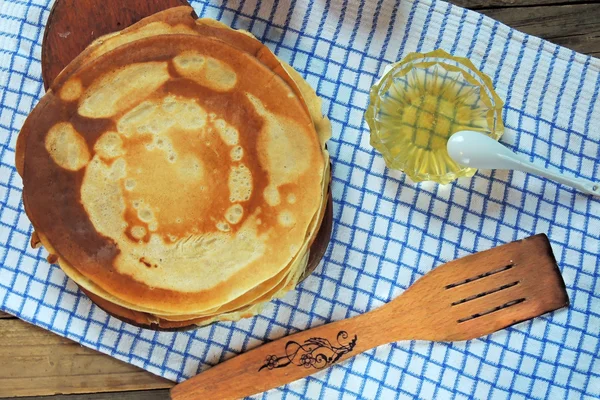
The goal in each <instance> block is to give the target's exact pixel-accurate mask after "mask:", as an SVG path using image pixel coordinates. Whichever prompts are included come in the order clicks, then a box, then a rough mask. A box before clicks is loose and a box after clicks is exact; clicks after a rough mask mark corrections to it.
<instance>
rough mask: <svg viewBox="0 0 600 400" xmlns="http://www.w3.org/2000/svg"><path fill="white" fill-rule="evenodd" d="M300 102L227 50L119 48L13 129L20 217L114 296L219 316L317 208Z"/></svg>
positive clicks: (316, 148)
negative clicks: (18, 136)
mask: <svg viewBox="0 0 600 400" xmlns="http://www.w3.org/2000/svg"><path fill="white" fill-rule="evenodd" d="M159 49H160V50H159ZM55 93H58V95H56V94H55ZM61 93H62V95H61ZM304 107H305V106H304V103H303V102H302V101H301V100H300V99H299V98H298V97H297V96H296V95H295V93H294V91H293V90H291V88H290V86H289V85H287V84H286V83H285V81H283V80H282V79H281V78H279V76H277V75H275V74H274V73H273V72H272V71H270V70H269V69H268V68H266V67H265V66H264V65H263V64H262V63H260V62H258V61H257V60H256V59H255V58H253V57H250V56H249V55H248V54H247V53H245V52H241V51H239V50H238V49H237V48H235V47H232V46H229V45H227V44H225V43H224V42H223V41H218V40H214V39H210V38H203V37H198V36H191V35H159V36H154V37H150V38H145V39H140V40H136V41H135V42H132V43H129V44H125V45H122V46H119V47H117V48H115V49H114V50H111V51H109V52H108V53H106V54H104V55H102V56H100V57H99V58H97V59H94V60H93V61H90V62H89V63H85V64H84V65H82V66H81V67H80V68H78V69H77V70H76V71H74V72H73V73H72V74H71V75H70V76H68V79H66V80H65V81H64V82H58V80H57V82H56V84H55V85H53V87H52V91H51V92H49V93H48V94H47V95H46V96H45V97H44V98H43V99H42V101H41V102H40V104H39V105H38V107H36V109H35V110H34V112H33V113H32V114H31V116H30V118H29V119H28V121H27V123H26V124H25V127H24V131H25V132H26V133H25V135H24V137H25V138H26V145H25V147H24V149H25V150H26V151H23V150H21V154H24V161H25V162H24V164H23V168H22V172H23V177H24V186H25V190H24V196H25V197H26V198H27V203H28V205H29V207H28V212H29V214H30V217H31V219H32V221H33V223H34V226H35V227H36V229H39V231H40V232H43V233H44V235H45V236H47V238H48V240H49V241H50V243H52V246H53V247H54V248H55V249H56V251H57V253H58V254H59V255H60V257H61V258H62V259H64V260H65V261H66V262H67V263H69V264H70V265H73V266H75V267H76V268H77V270H78V271H79V272H81V273H82V275H84V276H85V277H87V278H88V279H90V280H91V281H92V282H94V284H97V285H98V286H99V287H101V288H102V289H103V290H105V291H107V292H108V293H110V294H112V295H114V296H115V297H117V298H119V299H122V300H123V301H125V302H128V303H135V304H138V305H139V306H140V307H147V308H148V309H153V310H162V311H165V312H167V313H174V314H186V313H195V312H197V311H198V310H210V309H212V308H216V307H219V306H221V305H223V304H226V303H228V302H230V301H232V300H234V299H236V298H238V297H239V296H241V295H243V294H244V293H246V292H248V291H250V290H252V289H253V288H255V287H256V286H257V284H259V283H261V282H265V281H267V280H268V279H270V278H271V277H273V276H275V275H277V274H278V273H279V272H281V271H282V270H283V269H284V268H286V267H287V266H289V265H290V263H291V261H292V259H293V258H294V257H295V256H296V255H297V254H298V251H299V249H300V248H301V247H302V246H303V244H304V242H305V239H306V235H307V232H308V231H309V230H310V225H311V223H312V221H313V220H314V216H315V214H316V213H317V212H318V211H319V210H320V208H321V203H322V197H323V196H322V182H323V173H324V160H323V153H322V150H321V146H320V143H319V140H318V139H317V135H316V132H315V131H314V128H313V124H312V121H311V119H310V118H309V117H308V116H307V115H306V113H305V111H304ZM211 146H212V147H211ZM22 148H23V147H22ZM225 177H226V178H225ZM292 199H293V201H292Z"/></svg>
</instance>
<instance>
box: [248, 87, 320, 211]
mask: <svg viewBox="0 0 600 400" xmlns="http://www.w3.org/2000/svg"><path fill="white" fill-rule="evenodd" d="M246 97H247V98H248V100H250V103H252V105H253V107H254V109H255V111H256V112H257V113H258V114H259V115H260V116H261V117H263V118H264V125H263V127H262V129H261V131H260V136H259V137H260V139H259V141H258V150H259V157H260V161H261V164H262V165H266V166H267V170H268V171H270V173H269V185H268V186H267V187H266V188H265V190H264V192H263V196H264V198H265V201H266V202H267V204H269V205H270V206H272V207H274V206H277V205H279V204H280V202H281V196H280V193H279V187H280V186H282V185H285V184H286V183H290V182H294V181H295V180H296V179H297V178H298V177H299V176H300V175H302V174H303V173H304V172H305V171H306V170H307V169H308V168H309V166H310V164H311V159H310V154H311V152H310V146H311V144H310V143H309V142H307V141H306V140H303V138H302V137H301V135H298V134H297V132H298V131H299V130H301V129H302V127H301V126H300V125H298V123H297V122H295V121H293V120H291V119H289V118H286V117H284V116H281V115H277V114H274V113H271V112H269V110H268V109H267V108H266V107H265V106H264V104H263V103H262V102H261V101H260V100H259V99H258V98H257V97H255V96H253V95H251V94H250V93H246Z"/></svg>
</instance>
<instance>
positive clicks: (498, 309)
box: [457, 297, 525, 324]
mask: <svg viewBox="0 0 600 400" xmlns="http://www.w3.org/2000/svg"><path fill="white" fill-rule="evenodd" d="M524 301H525V298H524V297H522V298H520V299H516V300H512V301H509V302H508V303H504V304H502V305H501V306H498V307H494V308H492V309H489V310H487V311H484V312H480V313H477V314H473V315H471V316H468V317H465V318H461V319H459V320H458V321H457V322H458V323H459V324H460V323H462V322H467V321H470V320H472V319H475V318H479V317H483V316H484V315H488V314H491V313H494V312H497V311H500V310H503V309H505V308H508V307H512V306H514V305H517V304H519V303H522V302H524Z"/></svg>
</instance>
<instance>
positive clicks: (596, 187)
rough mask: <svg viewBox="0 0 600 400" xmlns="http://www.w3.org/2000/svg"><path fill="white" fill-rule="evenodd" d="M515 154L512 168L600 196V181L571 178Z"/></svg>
mask: <svg viewBox="0 0 600 400" xmlns="http://www.w3.org/2000/svg"><path fill="white" fill-rule="evenodd" d="M515 156H516V157H513V161H514V167H513V169H515V170H519V171H523V172H528V173H531V174H535V175H540V176H543V177H544V178H548V179H551V180H553V181H556V182H558V183H562V184H563V185H567V186H571V187H573V188H575V189H578V190H580V191H582V192H584V193H587V194H592V195H596V196H600V183H597V182H592V181H589V180H587V179H583V178H575V177H573V178H571V177H568V176H566V175H563V174H561V173H559V172H555V171H552V170H551V169H548V168H544V167H541V166H539V165H537V164H536V163H533V162H531V161H529V160H526V159H525V158H524V157H522V156H520V155H517V154H515Z"/></svg>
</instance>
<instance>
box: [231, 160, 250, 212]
mask: <svg viewBox="0 0 600 400" xmlns="http://www.w3.org/2000/svg"><path fill="white" fill-rule="evenodd" d="M228 184H229V201H231V202H232V203H236V202H240V201H248V200H250V196H251V195H252V173H251V172H250V170H249V169H248V167H246V166H245V165H244V164H239V165H237V166H233V167H231V170H230V172H229V181H228Z"/></svg>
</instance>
